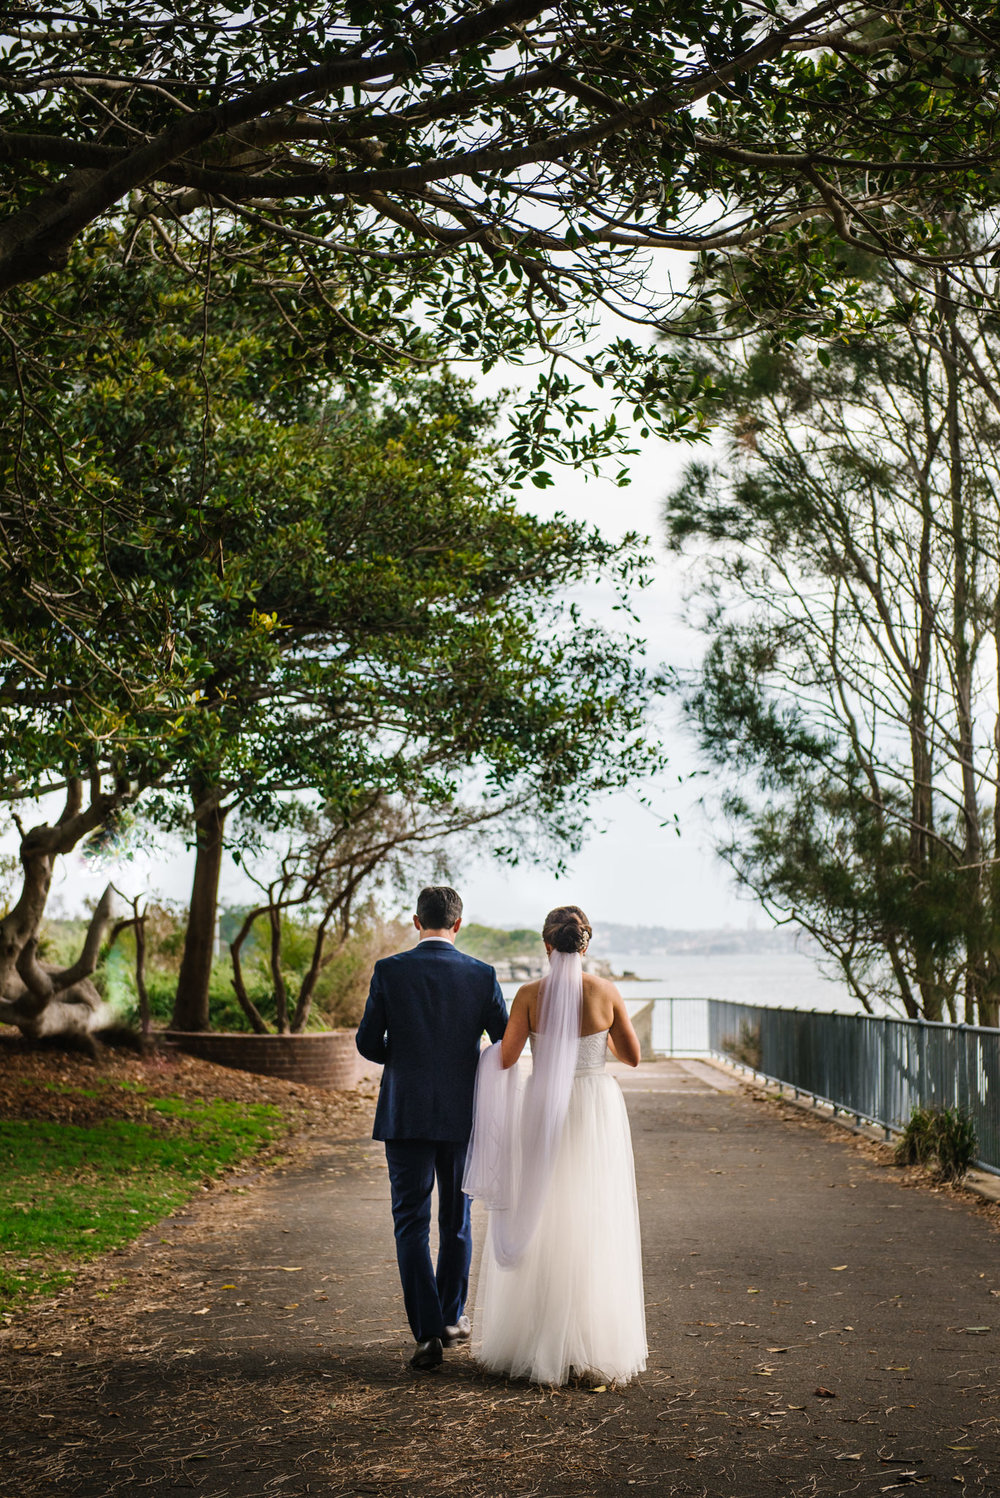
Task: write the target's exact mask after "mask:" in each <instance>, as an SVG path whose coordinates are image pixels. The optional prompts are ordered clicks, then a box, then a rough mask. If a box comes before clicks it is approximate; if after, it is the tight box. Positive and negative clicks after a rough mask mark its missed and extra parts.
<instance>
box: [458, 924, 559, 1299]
mask: <svg viewBox="0 0 1000 1498" xmlns="http://www.w3.org/2000/svg"><path fill="white" fill-rule="evenodd" d="M582 999H583V964H582V962H581V960H580V954H579V952H553V953H552V954H551V956H550V958H549V973H548V977H547V978H546V979H545V980H544V982H543V984H542V987H541V992H540V995H539V1015H538V1029H537V1031H536V1033H535V1036H534V1044H533V1048H532V1055H533V1064H532V1069H531V1076H530V1078H529V1080H528V1083H527V1086H526V1087H525V1088H524V1090H523V1094H522V1090H521V1087H520V1085H519V1080H518V1070H519V1069H518V1067H516V1066H511V1067H508V1068H507V1070H506V1071H505V1070H504V1068H503V1065H502V1063H501V1059H500V1043H499V1042H497V1043H496V1044H495V1045H492V1046H490V1047H489V1049H488V1050H485V1051H484V1052H483V1053H482V1055H481V1056H480V1058H479V1069H478V1071H477V1073H476V1101H475V1110H474V1118H473V1125H472V1137H471V1139H470V1141H469V1151H468V1155H467V1157H466V1167H465V1179H464V1181H463V1182H462V1189H463V1190H464V1191H465V1193H466V1194H467V1195H468V1196H472V1197H478V1198H479V1200H480V1201H482V1202H483V1204H484V1205H485V1206H487V1207H488V1208H489V1209H490V1231H491V1233H492V1237H493V1251H494V1253H495V1255H496V1259H497V1262H498V1263H499V1264H500V1265H502V1266H503V1267H504V1268H508V1269H509V1268H513V1266H514V1265H515V1264H517V1263H519V1261H520V1259H521V1258H522V1256H523V1254H524V1251H525V1249H526V1248H527V1246H528V1243H529V1242H530V1241H531V1235H532V1234H533V1232H534V1231H535V1228H536V1227H537V1225H538V1219H539V1217H540V1216H541V1211H542V1206H543V1204H544V1201H545V1193H546V1189H547V1187H548V1184H549V1179H550V1177H551V1175H552V1167H553V1165H554V1164H555V1158H556V1152H557V1151H558V1149H559V1142H560V1139H561V1138H562V1131H563V1124H564V1123H565V1121H566V1112H567V1109H568V1108H569V1098H570V1092H571V1090H572V1087H573V1073H574V1072H575V1071H576V1063H577V1056H578V1053H579V1041H580V1008H581V1003H582Z"/></svg>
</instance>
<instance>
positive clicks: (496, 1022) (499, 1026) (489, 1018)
mask: <svg viewBox="0 0 1000 1498" xmlns="http://www.w3.org/2000/svg"><path fill="white" fill-rule="evenodd" d="M506 1028H507V1005H506V1004H505V1003H504V997H503V994H502V993H501V991H500V984H499V983H498V982H497V975H496V972H494V973H493V992H492V994H491V995H490V999H489V1004H488V1005H487V1010H486V1024H485V1026H484V1029H485V1030H486V1033H487V1035H488V1036H489V1037H490V1039H491V1040H500V1039H501V1037H502V1036H503V1032H504V1030H506Z"/></svg>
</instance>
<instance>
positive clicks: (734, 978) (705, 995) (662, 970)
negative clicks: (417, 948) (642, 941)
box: [501, 952, 859, 1014]
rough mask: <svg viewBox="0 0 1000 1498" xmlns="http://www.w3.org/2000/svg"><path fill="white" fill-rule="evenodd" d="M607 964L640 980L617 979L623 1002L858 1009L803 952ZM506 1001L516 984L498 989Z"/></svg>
mask: <svg viewBox="0 0 1000 1498" xmlns="http://www.w3.org/2000/svg"><path fill="white" fill-rule="evenodd" d="M607 960H608V961H609V962H610V963H611V966H612V968H613V969H614V971H615V972H616V973H622V972H626V971H631V972H633V973H635V974H636V977H637V978H638V979H640V980H642V981H639V982H629V981H628V980H627V979H623V980H620V981H619V983H618V987H619V988H620V990H621V992H622V996H623V997H624V998H626V999H638V1000H640V1001H641V1002H643V1003H645V1002H646V1001H647V1000H648V999H666V998H684V999H729V1000H731V1001H732V1002H734V1003H738V1004H779V1005H781V1007H782V1008H784V1009H823V1010H826V1011H827V1012H837V1011H840V1012H844V1013H851V1014H854V1013H857V1011H858V1008H859V1005H858V1003H857V1001H856V1000H855V999H854V998H853V996H852V995H851V993H850V992H849V990H848V989H847V988H846V986H845V985H844V984H843V983H835V982H831V981H830V980H829V979H828V978H824V977H823V975H822V974H821V973H820V971H819V968H818V967H817V966H816V963H815V961H814V960H813V959H812V958H811V957H809V956H807V955H806V954H805V953H803V952H722V953H711V954H708V955H705V956H701V955H697V954H692V953H672V954H670V955H669V956H663V957H638V956H622V955H619V954H616V953H612V954H610V955H609V957H608V958H607ZM501 987H502V988H503V991H504V997H505V998H506V999H507V1000H508V1002H509V1001H510V1000H511V999H512V998H513V997H514V995H515V994H516V993H517V990H518V987H519V985H518V984H517V983H504V984H501Z"/></svg>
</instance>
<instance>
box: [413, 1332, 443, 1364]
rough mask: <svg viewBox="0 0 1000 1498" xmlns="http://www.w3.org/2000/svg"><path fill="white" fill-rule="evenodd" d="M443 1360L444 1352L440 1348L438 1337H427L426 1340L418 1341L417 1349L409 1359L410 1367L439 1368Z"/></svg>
mask: <svg viewBox="0 0 1000 1498" xmlns="http://www.w3.org/2000/svg"><path fill="white" fill-rule="evenodd" d="M443 1361H444V1353H443V1351H442V1348H441V1338H440V1337H428V1338H427V1341H426V1342H418V1343H417V1350H416V1352H415V1353H414V1354H413V1356H412V1358H411V1359H410V1367H411V1368H422V1369H426V1368H440V1366H441V1364H442V1362H443Z"/></svg>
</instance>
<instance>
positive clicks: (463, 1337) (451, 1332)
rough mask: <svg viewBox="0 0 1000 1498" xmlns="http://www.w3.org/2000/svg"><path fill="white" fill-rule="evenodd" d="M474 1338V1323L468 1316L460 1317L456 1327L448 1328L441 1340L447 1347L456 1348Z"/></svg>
mask: <svg viewBox="0 0 1000 1498" xmlns="http://www.w3.org/2000/svg"><path fill="white" fill-rule="evenodd" d="M471 1336H472V1323H471V1322H470V1320H469V1318H468V1316H459V1318H458V1320H457V1321H456V1323H455V1325H454V1326H446V1327H445V1329H444V1336H443V1337H442V1338H441V1340H442V1342H443V1343H444V1345H445V1347H454V1346H456V1344H457V1343H459V1342H468V1340H469V1338H470V1337H471Z"/></svg>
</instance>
